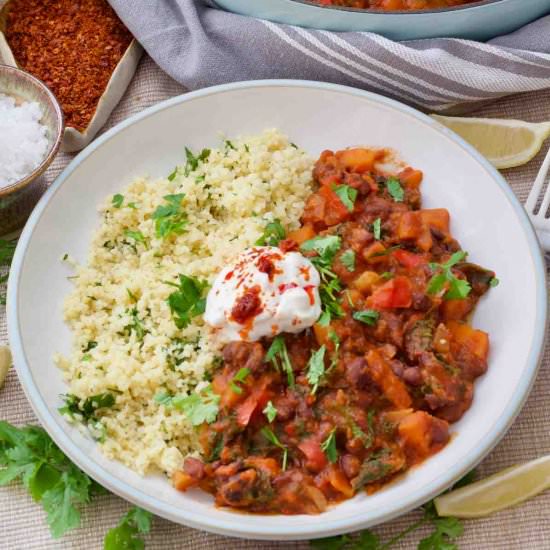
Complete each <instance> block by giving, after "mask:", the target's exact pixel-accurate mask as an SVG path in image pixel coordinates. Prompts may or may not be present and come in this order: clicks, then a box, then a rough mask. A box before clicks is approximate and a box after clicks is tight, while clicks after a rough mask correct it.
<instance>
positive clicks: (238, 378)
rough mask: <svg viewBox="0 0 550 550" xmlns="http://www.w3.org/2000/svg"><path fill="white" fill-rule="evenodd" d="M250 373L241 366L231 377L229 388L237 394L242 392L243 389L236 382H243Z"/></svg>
mask: <svg viewBox="0 0 550 550" xmlns="http://www.w3.org/2000/svg"><path fill="white" fill-rule="evenodd" d="M249 374H250V369H248V368H246V367H242V368H240V369H239V370H238V371H237V374H235V376H233V378H232V379H231V383H230V386H231V389H232V390H233V391H234V392H235V393H238V394H239V395H240V394H241V393H243V389H242V388H241V387H240V386H238V385H237V382H244V381H245V379H246V377H247V376H248V375H249Z"/></svg>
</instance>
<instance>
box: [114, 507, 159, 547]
mask: <svg viewBox="0 0 550 550" xmlns="http://www.w3.org/2000/svg"><path fill="white" fill-rule="evenodd" d="M151 519H152V515H151V513H150V512H146V511H145V510H142V509H141V508H138V507H137V506H134V507H132V508H130V510H128V513H127V514H126V515H125V516H124V517H123V518H122V519H121V520H120V522H119V524H118V525H117V526H116V527H113V528H112V529H110V530H109V531H107V534H106V535H105V539H104V541H103V550H143V548H145V543H144V542H143V539H142V538H141V537H140V536H139V535H141V534H145V533H148V532H149V531H150V530H151Z"/></svg>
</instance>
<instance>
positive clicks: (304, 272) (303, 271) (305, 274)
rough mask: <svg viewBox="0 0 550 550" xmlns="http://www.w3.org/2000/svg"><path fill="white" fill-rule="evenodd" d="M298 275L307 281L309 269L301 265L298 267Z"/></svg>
mask: <svg viewBox="0 0 550 550" xmlns="http://www.w3.org/2000/svg"><path fill="white" fill-rule="evenodd" d="M300 273H301V275H302V277H303V278H304V280H306V281H309V277H310V272H309V267H307V266H305V265H303V266H302V267H300Z"/></svg>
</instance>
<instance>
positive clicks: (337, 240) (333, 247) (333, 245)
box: [300, 235, 342, 263]
mask: <svg viewBox="0 0 550 550" xmlns="http://www.w3.org/2000/svg"><path fill="white" fill-rule="evenodd" d="M341 243H342V239H341V237H339V236H338V235H327V236H324V237H323V236H321V235H319V236H317V237H313V239H309V241H306V242H304V243H302V246H301V247H300V248H301V249H302V250H303V251H304V252H312V251H314V252H317V254H318V255H319V257H320V259H321V260H322V261H323V262H325V263H331V262H332V260H333V258H334V255H335V254H336V252H338V250H340V246H341ZM314 259H315V258H313V259H312V261H313V260H314Z"/></svg>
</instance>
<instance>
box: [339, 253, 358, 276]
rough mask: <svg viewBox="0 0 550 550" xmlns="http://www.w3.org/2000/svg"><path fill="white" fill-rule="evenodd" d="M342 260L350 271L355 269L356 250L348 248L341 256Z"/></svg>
mask: <svg viewBox="0 0 550 550" xmlns="http://www.w3.org/2000/svg"><path fill="white" fill-rule="evenodd" d="M340 261H341V262H342V263H343V264H344V267H345V268H346V269H347V270H348V271H355V251H354V250H352V249H351V248H350V249H348V250H346V251H345V252H344V253H343V254H342V255H341V256H340Z"/></svg>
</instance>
